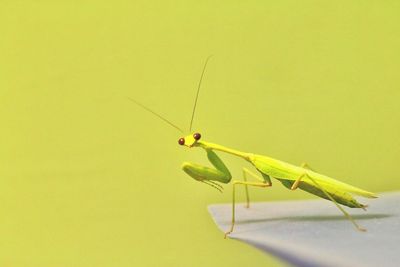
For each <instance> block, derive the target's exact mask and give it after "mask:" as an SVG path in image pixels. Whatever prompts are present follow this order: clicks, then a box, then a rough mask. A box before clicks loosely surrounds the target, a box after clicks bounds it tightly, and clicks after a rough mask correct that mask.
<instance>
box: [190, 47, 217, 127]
mask: <svg viewBox="0 0 400 267" xmlns="http://www.w3.org/2000/svg"><path fill="white" fill-rule="evenodd" d="M211 57H212V55H211V56H209V57H208V58H207V60H206V63H205V64H204V67H203V72H202V73H201V76H200V81H199V85H198V86H197V93H196V99H195V100H194V106H193V112H192V119H191V120H190V127H189V132H192V125H193V118H194V113H195V111H196V106H197V99H198V98H199V93H200V87H201V82H202V81H203V76H204V72H205V71H206V67H207V63H208V60H210V58H211Z"/></svg>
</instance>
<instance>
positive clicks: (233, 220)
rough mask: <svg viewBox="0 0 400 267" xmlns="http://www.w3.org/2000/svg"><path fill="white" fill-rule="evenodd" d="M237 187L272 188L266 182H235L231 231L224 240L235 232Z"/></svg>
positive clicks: (226, 233)
mask: <svg viewBox="0 0 400 267" xmlns="http://www.w3.org/2000/svg"><path fill="white" fill-rule="evenodd" d="M236 185H244V186H246V188H247V186H249V185H250V186H257V187H269V186H272V184H271V183H266V182H247V181H234V182H233V190H232V222H231V228H230V229H229V231H227V232H225V236H224V238H226V237H227V236H228V235H229V234H230V233H232V232H233V228H234V226H235V203H236V200H235V197H236V193H235V191H236V190H235V189H236Z"/></svg>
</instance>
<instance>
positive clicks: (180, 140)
mask: <svg viewBox="0 0 400 267" xmlns="http://www.w3.org/2000/svg"><path fill="white" fill-rule="evenodd" d="M178 143H179V144H180V145H181V146H182V145H184V144H185V139H183V138H180V139H179V140H178Z"/></svg>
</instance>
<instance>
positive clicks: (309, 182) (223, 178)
mask: <svg viewBox="0 0 400 267" xmlns="http://www.w3.org/2000/svg"><path fill="white" fill-rule="evenodd" d="M209 59H210V57H209V58H207V60H206V62H205V64H204V67H203V71H202V73H201V76H200V81H199V84H198V87H197V93H196V98H195V102H194V106H193V112H192V117H191V121H190V127H189V132H190V134H189V135H186V136H185V137H181V138H180V139H179V140H178V143H179V145H181V146H185V147H187V148H197V147H199V148H202V149H204V150H205V152H206V153H207V158H208V160H209V162H210V163H211V164H212V166H213V168H211V167H207V166H203V165H199V164H196V163H191V162H184V163H183V164H182V169H183V171H184V172H186V173H187V174H188V175H189V176H190V177H192V178H194V179H195V180H196V181H198V182H201V183H204V184H207V185H209V186H211V187H213V188H215V189H217V190H218V191H220V192H222V190H223V187H222V185H221V184H228V183H230V182H232V184H233V190H232V193H233V196H232V221H231V227H230V229H229V230H228V231H227V232H225V235H224V237H225V238H226V237H227V236H228V235H229V234H230V233H232V232H233V230H234V226H235V205H236V204H235V203H236V200H235V198H236V187H237V186H238V185H241V186H244V187H245V193H246V207H247V208H248V207H249V205H250V198H249V190H248V187H249V186H254V187H261V188H264V187H271V186H272V182H271V177H272V178H274V179H276V180H278V181H279V182H281V183H282V185H283V186H285V187H286V188H288V189H290V190H296V189H301V190H303V191H306V192H308V193H311V194H313V195H315V196H318V197H321V198H324V199H326V200H330V201H332V202H333V203H334V204H335V205H336V207H337V208H338V209H339V210H340V211H341V212H342V213H343V214H344V216H345V217H346V218H347V219H348V220H349V221H350V222H351V223H352V224H353V225H354V226H355V228H356V229H357V230H359V231H366V230H365V229H364V228H362V227H361V226H359V225H358V224H357V223H356V221H355V220H354V219H353V218H352V217H351V215H350V214H349V213H348V212H347V211H345V210H344V209H343V207H341V206H340V204H341V205H344V206H347V207H350V208H361V209H364V210H365V209H366V207H367V205H364V204H361V203H359V202H358V201H357V200H356V199H355V198H354V197H353V195H359V196H363V197H367V198H376V197H377V196H376V195H375V194H374V193H371V192H368V191H365V190H363V189H360V188H358V187H355V186H352V185H349V184H346V183H343V182H340V181H338V180H336V179H333V178H331V177H328V176H326V175H323V174H320V173H318V172H316V171H315V170H313V169H311V168H310V167H309V166H308V165H307V164H306V163H303V164H301V165H300V166H296V165H292V164H289V163H286V162H284V161H280V160H277V159H273V158H271V157H267V156H264V155H259V154H254V153H248V152H242V151H239V150H236V149H232V148H228V147H225V146H222V145H219V144H215V143H210V142H206V141H204V140H201V134H200V133H198V132H194V133H192V125H193V118H194V114H195V111H196V105H197V100H198V97H199V92H200V87H201V82H202V80H203V77H204V73H205V69H206V66H207V63H208V61H209ZM129 99H130V100H131V101H133V102H134V103H136V104H137V105H139V106H140V107H142V108H144V109H145V110H147V111H148V112H150V113H152V114H153V115H155V116H157V117H159V118H160V119H162V120H163V121H164V122H166V123H168V124H169V125H170V126H172V127H174V128H175V129H177V130H179V131H180V132H181V133H184V131H183V130H181V128H179V127H178V126H176V125H175V124H173V123H172V122H170V121H169V120H167V119H165V118H164V117H162V116H161V115H159V114H158V113H156V112H154V111H153V110H151V109H149V108H148V107H146V106H144V105H142V104H141V103H139V102H138V101H136V100H134V99H132V98H129ZM215 151H220V152H224V153H227V154H231V155H233V156H236V157H239V158H242V159H244V160H245V161H247V162H248V163H250V164H251V165H253V166H254V167H255V169H256V170H257V171H258V172H259V174H260V175H257V174H255V173H254V172H252V171H250V170H248V169H247V168H243V180H233V181H232V175H231V173H230V171H229V169H228V168H227V167H226V165H225V163H224V162H223V161H222V160H221V158H220V157H219V156H218V155H217V154H216V153H215ZM248 177H252V178H253V179H254V180H255V181H248Z"/></svg>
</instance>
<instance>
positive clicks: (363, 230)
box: [290, 173, 366, 232]
mask: <svg viewBox="0 0 400 267" xmlns="http://www.w3.org/2000/svg"><path fill="white" fill-rule="evenodd" d="M304 177H307V178H308V179H310V180H311V181H312V182H313V183H314V184H315V185H316V186H317V187H318V188H319V189H320V190H321V191H322V192H323V193H324V194H325V195H326V196H327V197H328V198H329V200H331V201H332V202H333V203H334V204H335V205H336V207H337V208H338V209H339V210H340V211H341V212H342V213H343V214H344V216H345V217H346V218H347V219H348V220H349V221H350V222H351V223H352V224H353V225H354V226H355V227H356V229H357V230H358V231H361V232H365V231H366V229H364V228H362V227H361V226H360V225H358V223H356V221H355V220H354V219H353V217H351V215H350V214H349V213H348V212H347V211H345V210H344V209H343V208H342V207H341V206H340V205H339V203H337V202H336V200H335V199H334V198H333V197H332V196H331V195H330V194H329V193H328V192H327V191H326V190H325V189H324V188H323V187H322V186H320V185H319V184H318V183H317V181H315V180H314V179H313V178H312V177H310V176H309V175H307V173H303V174H302V175H300V177H299V178H297V180H296V181H295V182H294V183H293V185H292V187H291V188H290V190H296V189H297V188H298V187H299V184H300V182H301V180H302V179H303V178H304Z"/></svg>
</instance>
